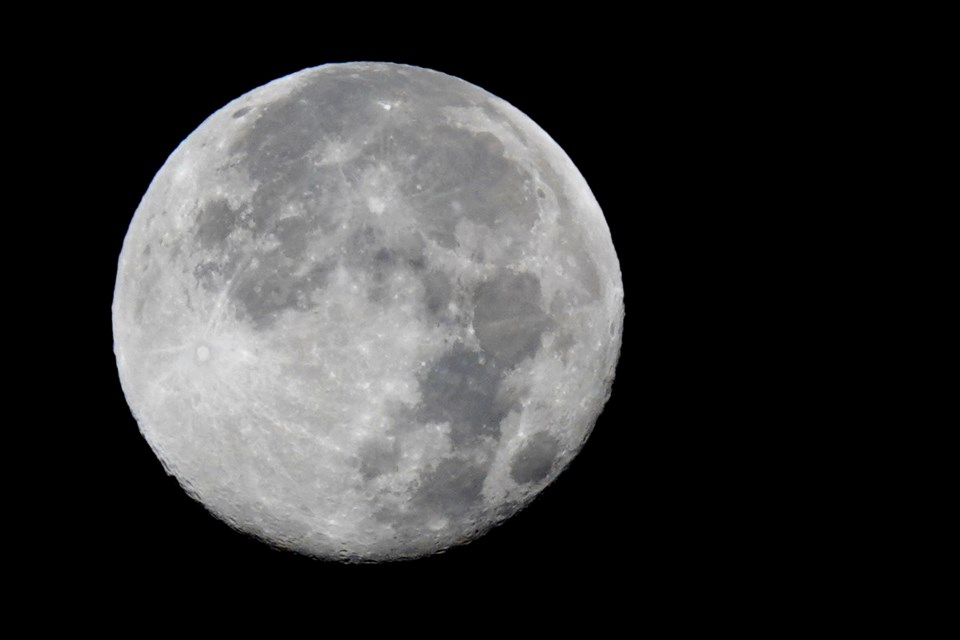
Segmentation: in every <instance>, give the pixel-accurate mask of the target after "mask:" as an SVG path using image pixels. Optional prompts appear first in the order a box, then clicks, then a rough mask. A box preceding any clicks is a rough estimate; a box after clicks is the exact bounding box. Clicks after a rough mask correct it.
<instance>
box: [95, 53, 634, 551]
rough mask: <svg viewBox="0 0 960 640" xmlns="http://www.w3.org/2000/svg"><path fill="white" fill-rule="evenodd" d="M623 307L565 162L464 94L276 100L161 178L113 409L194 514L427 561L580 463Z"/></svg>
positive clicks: (127, 278)
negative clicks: (200, 508)
mask: <svg viewBox="0 0 960 640" xmlns="http://www.w3.org/2000/svg"><path fill="white" fill-rule="evenodd" d="M622 321H623V287H622V283H621V275H620V268H619V263H618V260H617V256H616V253H615V251H614V247H613V243H612V241H611V238H610V232H609V229H608V227H607V224H606V221H605V219H604V217H603V214H602V212H601V211H600V208H599V206H598V204H597V202H596V200H595V198H594V197H593V195H592V193H591V191H590V189H589V188H588V186H587V184H586V182H585V181H584V179H583V177H582V176H581V175H580V173H579V172H578V171H577V169H576V167H575V166H574V165H573V163H572V162H571V160H570V159H569V158H568V157H567V155H566V154H565V153H564V152H563V151H562V150H561V149H560V147H559V146H558V145H557V144H556V143H555V142H554V141H553V140H552V139H551V138H550V137H549V136H548V135H547V134H546V133H545V132H544V131H543V130H541V129H540V128H539V127H538V126H537V125H536V124H535V123H534V122H533V121H532V120H530V119H529V118H528V117H526V116H525V115H524V114H522V113H521V112H520V111H518V110H517V109H515V108H513V107H512V106H510V105H509V104H508V103H506V102H505V101H503V100H501V99H499V98H497V97H495V96H493V95H491V94H490V93H488V92H486V91H484V90H482V89H480V88H478V87H476V86H474V85H471V84H469V83H467V82H464V81H463V80H460V79H457V78H454V77H451V76H448V75H444V74H442V73H438V72H435V71H429V70H426V69H421V68H417V67H410V66H404V65H396V64H386V63H348V64H332V65H325V66H321V67H315V68H311V69H306V70H304V71H301V72H298V73H295V74H292V75H289V76H286V77H284V78H281V79H279V80H276V81H274V82H271V83H269V84H267V85H264V86H262V87H260V88H258V89H255V90H253V91H251V92H249V93H247V94H245V95H243V96H242V97H240V98H238V99H237V100H234V101H233V102H231V103H230V104H228V105H226V106H225V107H223V108H222V109H220V110H219V111H217V112H216V113H214V114H213V115H212V116H210V117H209V118H208V119H207V120H206V121H205V122H203V124H202V125H200V127H199V128H198V129H197V130H196V131H194V132H193V133H192V134H191V135H190V136H189V137H188V138H187V139H186V140H184V141H183V143H181V144H180V146H179V147H178V148H177V149H176V151H175V152H174V153H173V154H172V155H171V156H170V158H169V159H168V160H167V162H166V163H165V164H164V165H163V167H162V168H161V169H160V171H159V173H158V174H157V175H156V177H155V178H154V180H153V182H152V183H151V185H150V187H149V189H148V191H147V193H146V195H145V196H144V197H143V200H142V202H141V203H140V206H139V208H138V209H137V211H136V213H135V215H134V217H133V220H132V222H131V224H130V228H129V231H128V233H127V236H126V239H125V241H124V245H123V250H122V253H121V255H120V262H119V271H118V274H117V282H116V289H115V295H114V302H113V330H114V350H115V353H116V358H117V365H118V369H119V374H120V380H121V383H122V386H123V390H124V393H125V395H126V398H127V400H128V403H129V405H130V407H131V410H132V412H133V414H134V416H135V417H136V419H137V422H138V424H139V426H140V429H141V431H142V433H143V436H144V437H145V438H146V440H147V442H148V443H149V444H150V446H151V447H152V449H153V450H154V452H155V453H156V454H157V456H158V457H159V459H160V460H161V462H162V463H163V465H164V467H165V468H166V469H167V471H168V472H169V473H170V474H172V475H174V476H175V477H176V478H177V480H178V481H179V482H180V484H181V485H182V486H183V488H184V489H185V490H186V491H187V492H188V493H189V494H190V495H191V496H193V497H194V498H195V499H197V500H198V501H200V502H201V503H202V504H203V505H204V506H205V507H206V508H207V509H208V510H209V511H210V512H212V513H213V514H214V515H216V516H217V517H219V518H221V519H223V520H225V521H226V522H228V523H229V524H230V525H232V526H233V527H235V528H237V529H239V530H241V531H243V532H246V533H248V534H252V535H255V536H257V537H259V538H261V539H263V540H265V541H267V542H269V543H271V544H273V545H277V546H280V547H284V548H288V549H293V550H296V551H299V552H302V553H306V554H309V555H312V556H317V557H321V558H337V559H341V560H367V561H377V560H389V559H396V558H411V557H417V556H422V555H426V554H430V553H434V552H437V551H440V550H443V549H445V548H448V547H450V546H452V545H456V544H460V543H463V542H466V541H468V540H470V539H472V538H474V537H476V536H477V535H480V534H482V533H483V532H485V531H487V530H489V528H490V527H491V526H493V525H495V524H496V523H498V522H500V521H502V520H503V519H504V518H506V517H509V516H510V515H511V514H513V513H515V512H516V511H517V510H519V509H520V508H522V507H523V506H524V505H525V504H527V503H528V502H529V501H530V500H531V499H532V498H533V497H534V496H535V495H536V494H537V493H538V492H540V491H541V490H542V489H543V488H544V487H545V486H546V485H547V484H549V483H550V482H551V481H552V480H553V479H554V478H555V477H556V476H557V474H559V473H560V472H561V471H562V470H563V468H564V467H565V466H566V465H567V464H568V463H569V462H570V460H571V459H572V458H573V456H575V455H576V453H577V451H578V450H579V449H580V447H581V446H582V444H583V442H584V441H585V439H586V438H587V436H588V435H589V433H590V431H591V429H592V427H593V425H594V423H595V421H596V419H597V417H598V415H599V414H600V412H601V410H602V408H603V405H604V403H605V402H606V399H607V398H608V396H609V393H610V387H611V384H612V381H613V375H614V369H615V366H616V362H617V358H618V354H619V350H620V340H621V332H622Z"/></svg>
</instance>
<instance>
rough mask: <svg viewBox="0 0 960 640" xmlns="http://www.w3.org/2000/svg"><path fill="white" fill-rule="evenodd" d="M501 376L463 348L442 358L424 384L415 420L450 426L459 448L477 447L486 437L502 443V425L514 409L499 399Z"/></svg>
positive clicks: (473, 352) (428, 374)
mask: <svg viewBox="0 0 960 640" xmlns="http://www.w3.org/2000/svg"><path fill="white" fill-rule="evenodd" d="M500 382H501V373H500V371H499V370H498V369H497V367H496V366H495V365H494V364H493V363H492V362H490V359H489V358H484V357H483V354H481V353H477V352H475V351H470V350H468V349H466V348H465V347H463V346H462V345H457V346H455V347H454V348H453V349H452V350H450V351H449V352H447V353H446V354H445V355H443V356H441V357H440V358H439V359H438V360H437V361H436V362H435V363H434V364H433V366H432V367H431V368H430V370H429V371H428V372H427V374H426V375H425V376H424V377H423V378H422V379H421V380H420V394H421V396H420V402H419V404H418V405H417V407H416V408H415V410H414V416H413V417H414V419H415V420H417V421H419V422H421V423H427V422H437V423H443V422H448V423H449V424H450V439H451V441H452V442H453V444H454V446H455V447H458V448H459V447H462V446H464V445H476V444H478V443H480V442H481V440H482V439H483V438H484V437H489V438H493V439H495V440H496V439H499V437H500V422H501V421H502V420H503V419H504V418H505V417H506V415H507V413H509V411H510V406H509V405H508V404H507V403H505V402H504V401H502V400H501V399H500V398H499V393H498V392H499V390H500Z"/></svg>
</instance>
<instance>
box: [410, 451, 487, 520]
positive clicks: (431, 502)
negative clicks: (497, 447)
mask: <svg viewBox="0 0 960 640" xmlns="http://www.w3.org/2000/svg"><path fill="white" fill-rule="evenodd" d="M489 468H490V464H489V463H476V462H474V461H471V460H459V459H456V458H447V459H445V460H441V461H440V463H439V464H438V465H437V467H436V468H435V469H434V470H433V471H432V472H430V473H429V474H427V475H425V476H424V477H423V478H422V479H421V483H420V487H419V488H418V489H417V492H416V493H415V494H414V496H413V500H412V502H413V504H414V505H416V506H417V507H419V508H420V509H421V510H422V511H423V513H424V515H425V516H429V515H430V514H433V513H436V512H438V511H439V512H440V513H442V514H443V515H445V516H448V517H460V516H463V515H464V514H466V513H467V512H469V511H470V510H471V509H473V508H474V507H475V506H476V505H477V503H478V502H479V501H480V498H481V497H482V492H483V482H484V480H486V478H487V472H488V471H489Z"/></svg>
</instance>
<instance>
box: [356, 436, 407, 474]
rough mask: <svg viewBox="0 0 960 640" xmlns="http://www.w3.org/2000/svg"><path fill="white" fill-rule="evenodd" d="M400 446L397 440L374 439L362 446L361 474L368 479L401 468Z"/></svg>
mask: <svg viewBox="0 0 960 640" xmlns="http://www.w3.org/2000/svg"><path fill="white" fill-rule="evenodd" d="M399 463H400V446H399V444H398V443H397V442H396V441H388V440H381V439H374V440H370V441H368V442H365V443H364V444H363V445H361V446H360V475H361V476H363V479H364V480H366V481H369V480H372V479H373V478H376V477H379V476H382V475H384V474H386V473H393V472H395V471H397V470H398V469H399Z"/></svg>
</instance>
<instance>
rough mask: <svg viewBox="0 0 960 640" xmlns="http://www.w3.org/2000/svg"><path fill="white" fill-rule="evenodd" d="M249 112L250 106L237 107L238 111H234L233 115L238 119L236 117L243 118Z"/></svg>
mask: <svg viewBox="0 0 960 640" xmlns="http://www.w3.org/2000/svg"><path fill="white" fill-rule="evenodd" d="M248 113H250V107H243V108H242V109H237V110H236V111H234V112H233V117H234V119H236V118H242V117H243V116H245V115H247V114H248Z"/></svg>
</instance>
